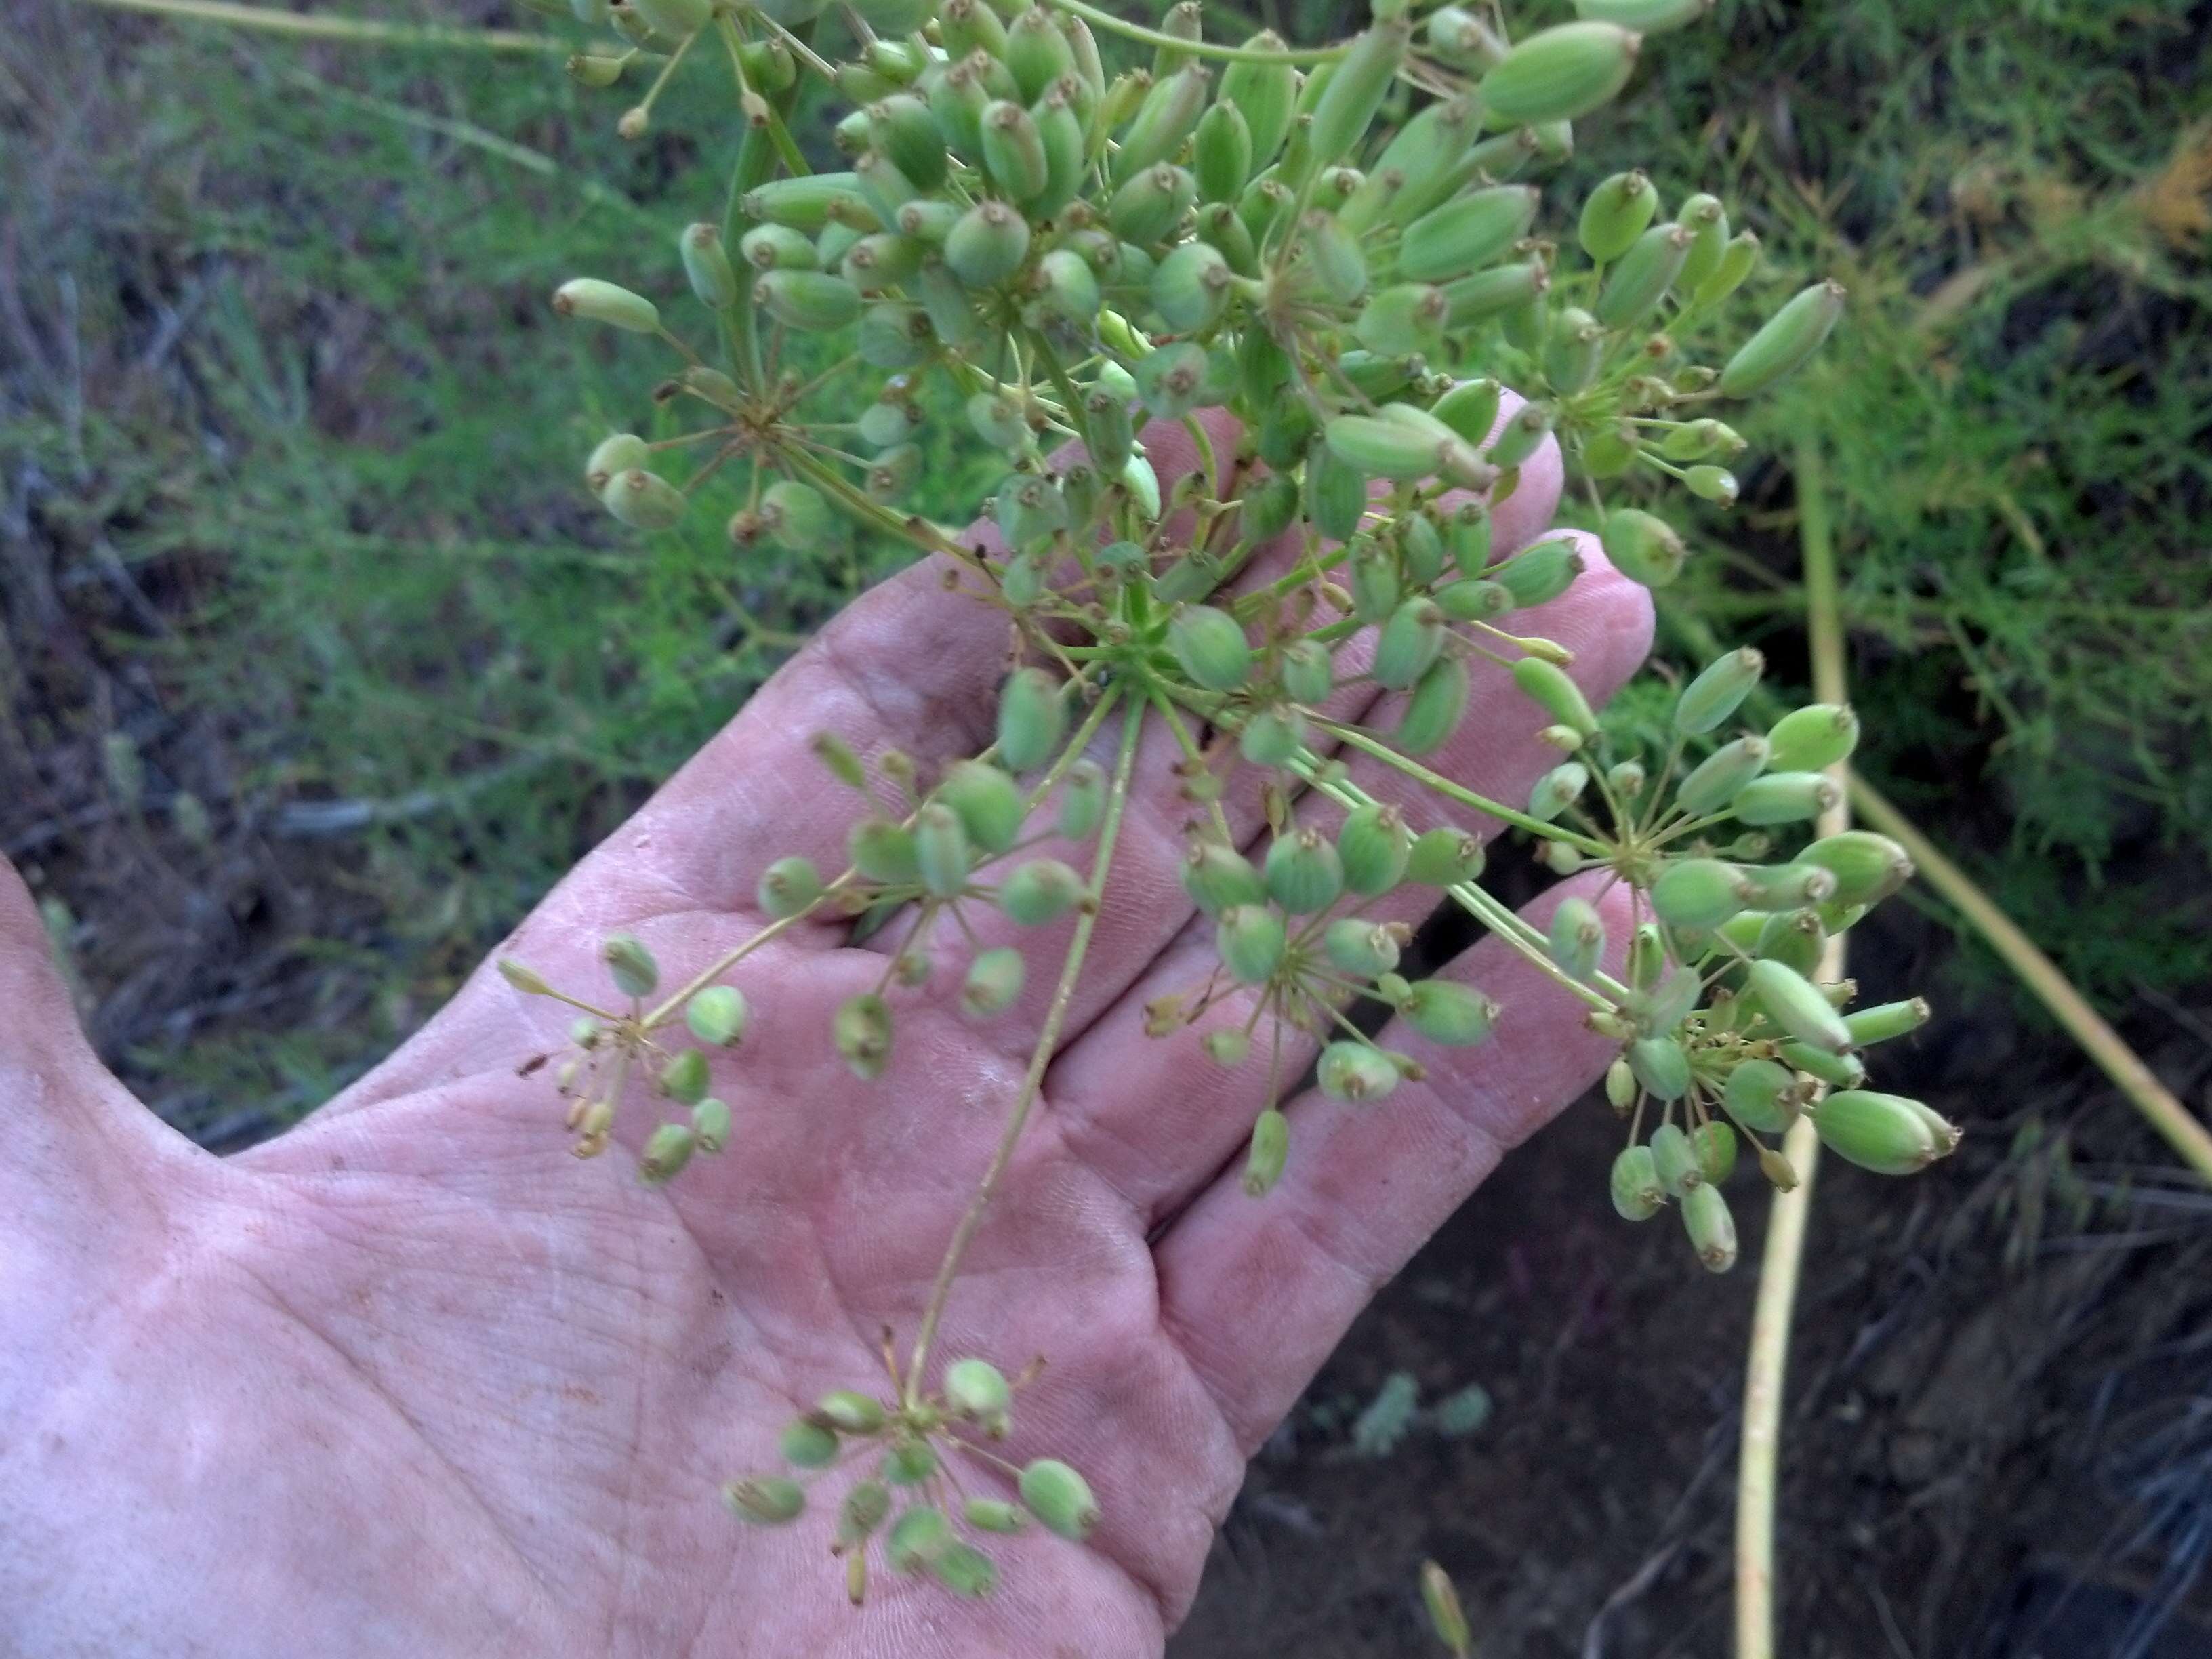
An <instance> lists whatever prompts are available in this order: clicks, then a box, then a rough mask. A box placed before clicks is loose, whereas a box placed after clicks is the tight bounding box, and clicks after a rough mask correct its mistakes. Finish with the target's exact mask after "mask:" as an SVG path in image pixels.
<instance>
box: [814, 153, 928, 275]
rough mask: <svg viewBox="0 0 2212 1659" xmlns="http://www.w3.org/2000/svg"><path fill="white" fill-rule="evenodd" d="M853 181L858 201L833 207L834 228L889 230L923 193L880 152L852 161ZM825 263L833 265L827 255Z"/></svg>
mask: <svg viewBox="0 0 2212 1659" xmlns="http://www.w3.org/2000/svg"><path fill="white" fill-rule="evenodd" d="M853 179H854V188H855V190H856V191H857V194H858V197H859V200H858V202H857V203H854V202H842V203H834V204H831V206H830V210H829V218H830V222H831V224H832V225H833V226H834V225H842V226H845V227H847V228H852V229H858V230H861V231H876V230H885V229H888V228H890V227H891V226H892V225H895V224H896V223H897V222H898V214H899V210H900V209H901V208H902V207H904V206H905V205H906V204H908V202H911V201H913V200H914V199H915V197H918V196H920V195H921V186H920V185H916V184H915V182H914V180H913V179H909V178H908V177H907V176H906V174H905V173H902V172H901V171H900V170H899V166H898V163H897V162H896V161H892V160H891V158H890V156H888V155H884V153H883V152H882V151H881V150H875V149H871V150H864V151H863V152H861V154H860V155H856V156H854V158H853ZM856 208H857V211H856V210H855V209H856ZM824 234H827V233H826V232H825V233H824ZM822 262H823V264H829V263H830V260H829V255H828V254H827V253H824V254H823V260H822Z"/></svg>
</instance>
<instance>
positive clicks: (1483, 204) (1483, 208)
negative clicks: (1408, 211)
mask: <svg viewBox="0 0 2212 1659" xmlns="http://www.w3.org/2000/svg"><path fill="white" fill-rule="evenodd" d="M1538 200H1539V197H1538V194H1537V192H1536V191H1534V190H1532V189H1530V188H1529V187H1528V185H1492V186H1491V187H1490V188H1488V189H1486V190H1478V191H1472V192H1470V193H1469V194H1468V195H1465V196H1462V197H1460V198H1459V199H1458V200H1457V201H1455V202H1448V203H1446V204H1444V205H1443V206H1442V207H1440V208H1437V209H1436V210H1433V211H1432V212H1429V213H1425V214H1423V215H1422V216H1420V217H1419V218H1418V219H1416V220H1414V221H1413V223H1411V224H1410V225H1407V227H1406V230H1405V234H1404V236H1403V238H1402V240H1401V241H1400V243H1399V245H1398V274H1399V275H1400V276H1404V277H1409V278H1412V279H1413V280H1416V281H1420V282H1435V281H1439V280H1441V279H1443V278H1445V277H1454V276H1466V275H1467V274H1468V272H1469V271H1472V270H1480V268H1482V267H1483V266H1485V265H1486V264H1490V263H1491V261H1492V260H1493V259H1495V258H1498V256H1499V255H1500V254H1502V253H1504V252H1505V251H1506V250H1507V249H1508V248H1510V247H1511V246H1513V245H1514V244H1515V243H1516V242H1517V241H1519V240H1521V239H1522V237H1523V236H1526V235H1527V234H1528V227H1529V226H1530V225H1531V224H1533V223H1534V222H1535V217H1536V204H1537V201H1538Z"/></svg>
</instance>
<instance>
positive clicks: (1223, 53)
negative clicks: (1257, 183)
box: [1049, 0, 1346, 64]
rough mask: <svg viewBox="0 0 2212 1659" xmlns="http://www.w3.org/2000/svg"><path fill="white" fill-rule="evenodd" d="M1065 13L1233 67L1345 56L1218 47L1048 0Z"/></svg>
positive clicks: (1314, 50) (1073, 1) (1316, 50)
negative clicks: (1235, 65) (1214, 59)
mask: <svg viewBox="0 0 2212 1659" xmlns="http://www.w3.org/2000/svg"><path fill="white" fill-rule="evenodd" d="M1049 3H1050V4H1052V5H1054V6H1057V7H1058V8H1059V9H1060V10H1062V11H1069V12H1073V13H1074V14H1075V15H1077V16H1078V17H1080V18H1081V19H1083V21H1085V22H1086V23H1090V24H1092V25H1094V26H1096V27H1099V28H1102V29H1104V30H1106V31H1107V32H1108V33H1112V34H1118V35H1120V36H1121V37H1122V38H1123V39H1124V40H1141V41H1143V42H1144V43H1145V44H1146V46H1165V47H1167V48H1169V49H1170V51H1174V52H1188V53H1189V54H1190V55H1191V56H1192V57H1193V58H1217V59H1218V60H1220V61H1221V62H1224V63H1230V64H1327V63H1333V62H1334V61H1335V60H1336V59H1337V58H1341V57H1343V56H1344V53H1345V50H1346V49H1345V47H1343V46H1286V47H1285V48H1284V49H1283V50H1282V51H1280V52H1267V51H1263V50H1261V48H1259V47H1256V46H1215V45H1212V43H1211V42H1208V41H1205V40H1184V39H1183V38H1182V36H1180V35H1175V34H1164V33H1161V32H1160V31H1159V30H1158V29H1149V28H1146V27H1145V26H1144V25H1143V24H1142V23H1132V22H1129V21H1127V20H1126V19H1124V18H1120V17H1116V16H1115V15H1114V14H1113V13H1112V12H1110V11H1101V10H1100V9H1098V8H1097V7H1096V6H1092V5H1086V4H1085V3H1084V0H1049Z"/></svg>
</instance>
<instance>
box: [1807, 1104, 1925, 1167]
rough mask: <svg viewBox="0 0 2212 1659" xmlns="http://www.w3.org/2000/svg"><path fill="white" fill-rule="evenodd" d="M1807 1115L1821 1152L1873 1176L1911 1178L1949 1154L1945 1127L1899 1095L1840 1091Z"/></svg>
mask: <svg viewBox="0 0 2212 1659" xmlns="http://www.w3.org/2000/svg"><path fill="white" fill-rule="evenodd" d="M1812 1112H1813V1127H1814V1128H1815V1129H1817V1130H1819V1131H1820V1144H1821V1145H1822V1146H1826V1148H1827V1149H1828V1150H1829V1151H1830V1152H1833V1153H1835V1154H1836V1156H1837V1157H1838V1158H1843V1159H1844V1160H1845V1161H1846V1162H1847V1163H1851V1164H1857V1165H1858V1166H1859V1167H1860V1168H1861V1169H1863V1170H1873V1171H1874V1172H1875V1174H1876V1175H1911V1174H1913V1173H1915V1172H1916V1171H1917V1170H1923V1169H1925V1168H1927V1166H1928V1165H1929V1164H1933V1163H1934V1162H1935V1161H1936V1159H1937V1158H1941V1157H1942V1156H1943V1154H1944V1153H1945V1152H1948V1151H1949V1150H1950V1146H1949V1145H1948V1144H1946V1143H1947V1142H1948V1141H1950V1140H1952V1139H1954V1136H1955V1131H1953V1130H1951V1127H1950V1126H1949V1125H1948V1124H1944V1123H1942V1119H1941V1118H1937V1117H1936V1115H1935V1114H1934V1113H1932V1112H1930V1111H1929V1110H1928V1109H1927V1108H1926V1107H1924V1106H1923V1105H1922V1104H1921V1103H1919V1102H1918V1101H1916V1100H1911V1099H1908V1098H1907V1097H1905V1096H1903V1095H1885V1094H1877V1093H1875V1092H1874V1091H1871V1090H1865V1089H1843V1090H1838V1091H1836V1092H1835V1093H1833V1094H1832V1095H1830V1096H1828V1097H1827V1098H1826V1099H1825V1100H1823V1101H1821V1102H1820V1103H1819V1104H1818V1105H1816V1106H1814V1108H1813V1109H1812ZM1931 1120H1932V1121H1931ZM1938 1124H1942V1129H1941V1130H1939V1129H1938V1128H1937V1127H1936V1125H1938Z"/></svg>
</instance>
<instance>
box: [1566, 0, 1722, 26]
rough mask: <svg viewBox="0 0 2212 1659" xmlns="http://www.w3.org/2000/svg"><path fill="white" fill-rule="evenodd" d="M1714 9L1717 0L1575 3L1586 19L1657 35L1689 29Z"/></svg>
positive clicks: (1589, 0) (1579, 0)
mask: <svg viewBox="0 0 2212 1659" xmlns="http://www.w3.org/2000/svg"><path fill="white" fill-rule="evenodd" d="M1575 9H1576V10H1577V11H1578V12H1580V13H1581V14H1582V15H1583V16H1584V17H1590V18H1595V19H1597V20H1598V21H1601V22H1606V23H1618V24H1620V26H1621V27H1623V28H1630V29H1638V30H1640V31H1642V32H1643V33H1645V34H1657V33H1662V32H1663V31H1665V30H1668V29H1679V28H1685V27H1688V26H1689V25H1690V24H1692V23H1694V22H1697V21H1699V19H1701V18H1703V17H1704V16H1705V14H1706V13H1707V12H1709V11H1711V9H1713V0H1575Z"/></svg>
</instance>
